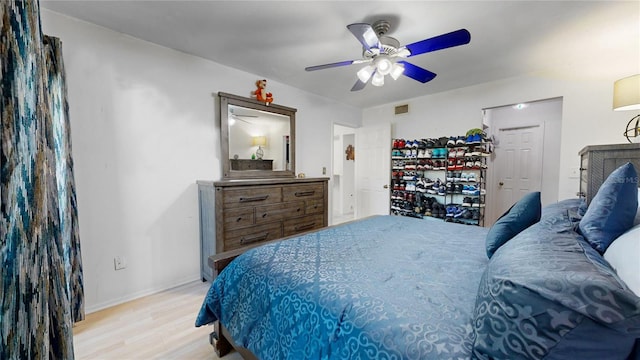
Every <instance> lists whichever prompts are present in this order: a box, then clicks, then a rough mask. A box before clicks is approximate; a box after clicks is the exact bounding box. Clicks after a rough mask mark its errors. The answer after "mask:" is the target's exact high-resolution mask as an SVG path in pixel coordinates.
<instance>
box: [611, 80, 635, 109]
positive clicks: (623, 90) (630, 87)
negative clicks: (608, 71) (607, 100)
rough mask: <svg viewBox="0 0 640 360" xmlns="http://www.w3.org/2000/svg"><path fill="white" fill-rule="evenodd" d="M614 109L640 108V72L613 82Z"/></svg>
mask: <svg viewBox="0 0 640 360" xmlns="http://www.w3.org/2000/svg"><path fill="white" fill-rule="evenodd" d="M613 110H615V111H622V110H640V74H636V75H633V76H629V77H626V78H623V79H620V80H618V81H616V82H615V83H614V84H613Z"/></svg>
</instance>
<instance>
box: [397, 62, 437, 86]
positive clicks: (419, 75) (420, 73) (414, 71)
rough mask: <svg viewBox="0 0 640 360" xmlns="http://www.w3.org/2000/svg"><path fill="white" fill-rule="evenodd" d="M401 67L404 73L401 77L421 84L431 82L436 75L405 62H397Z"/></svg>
mask: <svg viewBox="0 0 640 360" xmlns="http://www.w3.org/2000/svg"><path fill="white" fill-rule="evenodd" d="M398 62H399V63H401V64H402V65H404V71H403V72H402V75H405V76H408V77H410V78H412V79H414V80H417V81H420V82H421V83H423V84H424V83H426V82H427V81H431V80H433V78H434V77H436V74H434V73H432V72H431V71H429V70H426V69H423V68H421V67H419V66H416V65H413V64H411V63H408V62H406V61H398Z"/></svg>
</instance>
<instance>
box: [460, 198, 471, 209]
mask: <svg viewBox="0 0 640 360" xmlns="http://www.w3.org/2000/svg"><path fill="white" fill-rule="evenodd" d="M472 205H473V198H471V197H468V196H465V197H464V199H462V206H469V207H470V206H472Z"/></svg>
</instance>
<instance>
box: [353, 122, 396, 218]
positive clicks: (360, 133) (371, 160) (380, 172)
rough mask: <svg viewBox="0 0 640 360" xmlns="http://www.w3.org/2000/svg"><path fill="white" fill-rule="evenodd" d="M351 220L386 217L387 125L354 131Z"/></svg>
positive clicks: (387, 187)
mask: <svg viewBox="0 0 640 360" xmlns="http://www.w3.org/2000/svg"><path fill="white" fill-rule="evenodd" d="M355 154H356V155H355V156H356V161H355V165H356V211H355V218H356V219H361V218H363V217H367V216H370V215H387V214H389V201H390V200H389V199H390V194H389V179H391V173H390V171H391V125H389V124H383V125H375V126H366V127H361V128H358V129H356V151H355Z"/></svg>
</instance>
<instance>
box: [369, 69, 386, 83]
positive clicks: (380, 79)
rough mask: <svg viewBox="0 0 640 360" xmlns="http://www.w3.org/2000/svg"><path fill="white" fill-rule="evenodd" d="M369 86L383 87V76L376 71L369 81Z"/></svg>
mask: <svg viewBox="0 0 640 360" xmlns="http://www.w3.org/2000/svg"><path fill="white" fill-rule="evenodd" d="M371 85H373V86H382V85H384V75H382V74H381V73H379V72H377V71H376V73H375V74H373V79H371Z"/></svg>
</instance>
